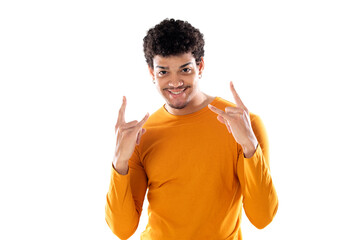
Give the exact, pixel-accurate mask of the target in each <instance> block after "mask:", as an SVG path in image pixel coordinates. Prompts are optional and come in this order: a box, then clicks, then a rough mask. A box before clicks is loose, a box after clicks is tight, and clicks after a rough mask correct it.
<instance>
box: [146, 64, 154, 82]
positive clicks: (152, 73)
mask: <svg viewBox="0 0 360 240" xmlns="http://www.w3.org/2000/svg"><path fill="white" fill-rule="evenodd" d="M148 69H149V73H150V75H151V77H152V79H153V82H154V81H155V75H154V69H153V68H152V67H150V65H148Z"/></svg>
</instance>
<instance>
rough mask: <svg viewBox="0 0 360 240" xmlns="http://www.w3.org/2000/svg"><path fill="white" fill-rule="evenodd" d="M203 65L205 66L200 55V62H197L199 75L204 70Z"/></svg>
mask: <svg viewBox="0 0 360 240" xmlns="http://www.w3.org/2000/svg"><path fill="white" fill-rule="evenodd" d="M204 67H205V62H204V57H201V62H200V63H199V75H201V74H202V72H203V71H204Z"/></svg>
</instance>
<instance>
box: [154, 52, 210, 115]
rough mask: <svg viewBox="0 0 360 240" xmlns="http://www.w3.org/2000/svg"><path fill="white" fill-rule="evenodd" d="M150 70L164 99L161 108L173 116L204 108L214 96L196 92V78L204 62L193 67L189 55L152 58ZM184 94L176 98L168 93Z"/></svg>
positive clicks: (193, 61) (191, 57) (193, 59)
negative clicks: (163, 104) (181, 91)
mask: <svg viewBox="0 0 360 240" xmlns="http://www.w3.org/2000/svg"><path fill="white" fill-rule="evenodd" d="M153 63H154V68H151V67H149V72H150V75H151V77H152V79H153V82H154V84H155V87H156V89H157V90H158V92H159V93H160V95H161V96H162V97H163V98H164V100H165V109H166V110H167V111H168V112H169V113H171V114H173V115H185V114H190V113H194V112H196V111H198V110H200V109H201V108H203V107H206V106H207V105H208V104H209V103H210V102H212V100H214V97H211V96H209V95H207V94H205V93H203V92H201V91H200V89H199V84H198V81H199V78H200V76H201V74H202V72H203V70H204V59H203V58H201V62H200V63H199V64H198V65H197V64H196V61H195V58H194V57H193V55H192V54H191V53H185V54H181V55H176V56H168V57H162V56H158V55H157V56H155V57H154V58H153ZM182 89H185V91H184V92H183V93H181V94H179V95H174V94H171V92H170V91H179V90H182Z"/></svg>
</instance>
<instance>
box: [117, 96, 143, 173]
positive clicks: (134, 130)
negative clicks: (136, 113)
mask: <svg viewBox="0 0 360 240" xmlns="http://www.w3.org/2000/svg"><path fill="white" fill-rule="evenodd" d="M125 108H126V98H125V96H124V97H123V103H122V105H121V108H120V110H119V116H118V120H117V122H116V125H115V133H116V132H117V137H116V148H115V156H114V162H113V164H114V167H115V168H117V165H122V166H124V163H126V167H127V162H128V160H129V159H130V157H131V155H132V154H133V152H134V149H135V144H139V143H140V139H141V136H142V135H143V134H144V133H145V131H146V130H145V129H144V128H142V126H143V125H144V123H145V122H146V120H147V119H148V118H149V113H146V115H145V117H144V118H143V119H142V120H141V121H140V122H138V121H137V120H135V121H131V122H128V123H126V122H125Z"/></svg>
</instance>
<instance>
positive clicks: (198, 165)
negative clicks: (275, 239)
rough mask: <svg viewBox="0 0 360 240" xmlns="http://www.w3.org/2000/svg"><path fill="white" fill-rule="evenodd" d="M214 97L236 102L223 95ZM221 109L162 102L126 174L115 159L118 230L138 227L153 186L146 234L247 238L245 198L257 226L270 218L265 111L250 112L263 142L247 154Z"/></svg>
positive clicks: (273, 205)
mask: <svg viewBox="0 0 360 240" xmlns="http://www.w3.org/2000/svg"><path fill="white" fill-rule="evenodd" d="M211 104H212V105H213V106H215V107H217V108H219V109H222V110H224V109H225V107H226V106H235V105H234V104H233V103H231V102H228V101H226V100H224V99H222V98H219V97H216V98H215V100H214V101H213V102H212V103H211ZM216 117H217V115H216V114H215V113H213V112H212V111H210V109H208V107H205V108H203V109H201V110H199V111H197V112H195V113H192V114H188V115H182V116H175V115H172V114H170V113H168V112H167V111H166V110H165V108H164V106H163V107H162V108H160V109H159V110H157V111H156V112H155V113H154V114H152V115H151V116H150V118H149V119H148V120H147V122H146V123H145V125H144V128H146V133H145V135H143V136H142V138H141V141H140V144H139V145H137V146H136V148H135V151H134V153H133V155H132V157H131V159H130V160H129V172H128V174H127V175H121V174H119V173H118V172H116V171H115V169H114V168H113V167H112V172H111V182H110V188H109V191H108V193H107V202H106V206H105V212H106V217H105V219H106V222H107V224H108V225H109V227H110V229H111V230H112V231H113V232H114V234H115V235H117V236H118V237H119V238H120V239H127V238H129V237H130V236H131V235H132V234H133V233H134V232H135V230H136V229H137V227H138V224H139V219H140V214H141V212H142V206H143V201H144V197H145V193H146V190H147V188H149V191H148V195H147V197H148V201H149V207H148V216H149V218H148V224H147V226H146V229H145V231H143V232H142V233H141V240H163V239H164V240H171V239H176V240H183V239H184V240H187V239H188V240H190V239H196V240H202V239H206V240H211V239H214V240H224V239H227V240H230V239H231V240H232V239H236V240H239V239H242V237H241V230H240V221H241V211H242V205H244V209H245V213H246V215H247V217H248V218H249V220H250V221H251V223H252V224H253V225H254V226H256V227H257V228H264V227H265V226H266V225H268V224H269V223H270V222H271V221H272V219H273V217H274V215H275V213H276V211H277V207H278V199H277V194H276V191H275V188H274V185H273V183H272V179H271V176H270V168H269V146H268V140H267V135H266V132H265V128H264V125H263V123H262V121H261V119H260V118H259V117H258V116H257V115H254V114H252V113H250V119H251V124H252V128H253V131H254V133H255V135H256V137H257V140H258V142H259V145H258V147H257V149H256V152H255V154H254V155H253V156H252V157H251V158H245V157H244V155H243V151H242V148H241V146H240V145H239V144H238V143H237V142H236V141H235V139H234V137H233V136H232V134H230V133H229V132H228V131H227V129H226V126H225V125H224V124H221V123H220V122H219V121H218V120H217V119H216Z"/></svg>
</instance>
